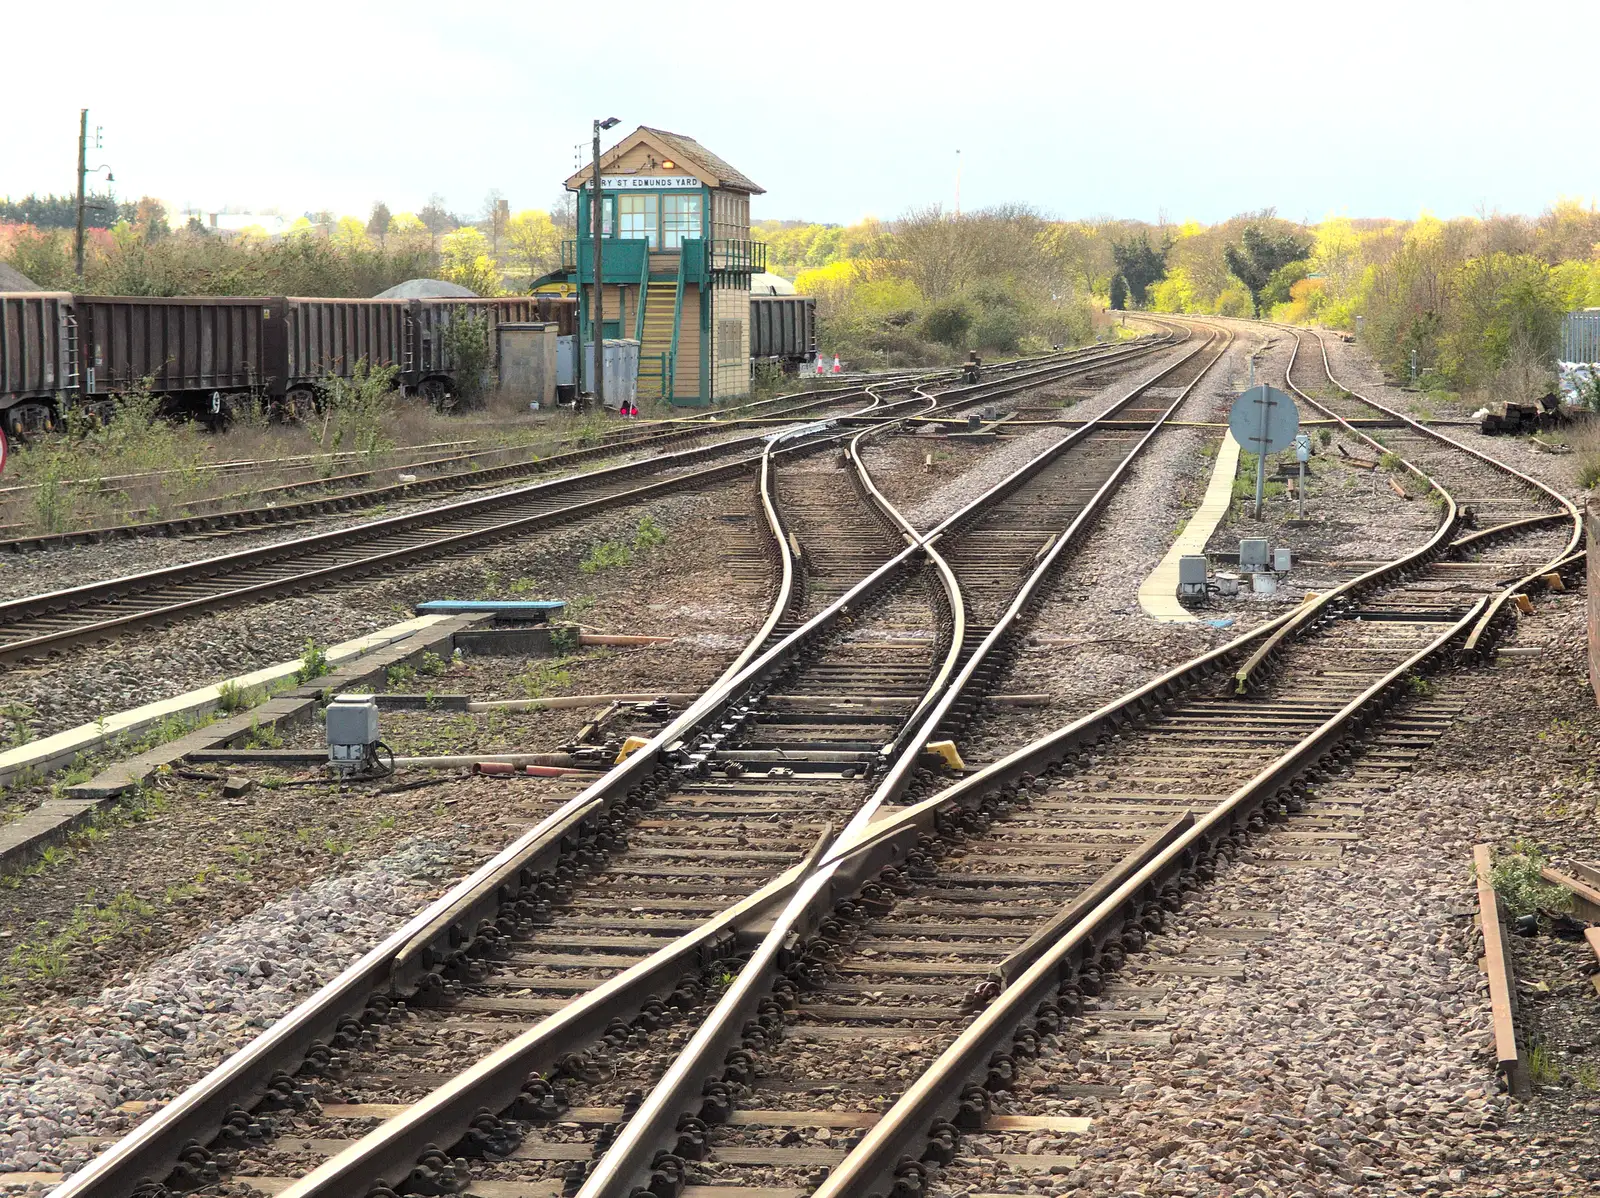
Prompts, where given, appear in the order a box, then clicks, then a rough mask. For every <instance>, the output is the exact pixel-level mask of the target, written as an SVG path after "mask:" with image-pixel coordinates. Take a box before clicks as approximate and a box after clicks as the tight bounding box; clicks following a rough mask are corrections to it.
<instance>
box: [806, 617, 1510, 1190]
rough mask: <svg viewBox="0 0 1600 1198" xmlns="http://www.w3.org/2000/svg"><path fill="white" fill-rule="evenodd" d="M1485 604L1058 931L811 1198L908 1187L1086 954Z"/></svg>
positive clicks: (1177, 884)
mask: <svg viewBox="0 0 1600 1198" xmlns="http://www.w3.org/2000/svg"><path fill="white" fill-rule="evenodd" d="M1487 603H1488V600H1487V597H1484V598H1480V599H1479V600H1478V602H1477V603H1476V604H1474V605H1473V607H1472V608H1471V610H1469V611H1468V612H1467V614H1466V615H1465V616H1463V617H1461V618H1460V619H1458V620H1456V621H1455V622H1454V623H1453V624H1451V625H1450V627H1449V628H1447V629H1446V630H1445V631H1444V632H1442V633H1441V634H1440V635H1439V636H1438V637H1436V638H1435V639H1434V640H1433V641H1432V642H1431V643H1430V644H1428V645H1426V646H1424V647H1423V648H1422V649H1419V650H1418V651H1417V652H1416V653H1414V654H1412V655H1411V656H1410V657H1408V658H1407V659H1405V660H1404V661H1403V662H1401V663H1400V664H1399V665H1397V666H1395V667H1394V668H1393V669H1391V670H1390V671H1389V672H1388V673H1387V674H1385V675H1384V676H1383V677H1382V678H1380V679H1379V680H1378V681H1376V682H1374V683H1372V684H1371V685H1370V686H1368V687H1367V688H1366V689H1365V690H1364V691H1362V692H1361V693H1360V694H1359V695H1357V696H1355V697H1354V698H1352V699H1351V700H1350V701H1349V702H1348V703H1346V704H1345V706H1344V707H1343V708H1341V709H1340V711H1339V712H1337V713H1336V714H1335V715H1333V716H1332V717H1330V718H1329V719H1328V720H1326V721H1325V722H1324V723H1322V724H1321V725H1320V726H1319V727H1318V728H1317V729H1315V730H1314V731H1313V732H1312V733H1310V734H1309V735H1308V736H1306V737H1305V738H1304V739H1302V740H1301V741H1300V742H1299V743H1298V744H1297V745H1296V746H1295V747H1294V748H1292V749H1290V750H1289V751H1287V752H1285V753H1283V754H1281V755H1280V756H1279V757H1278V758H1277V759H1276V760H1274V761H1273V762H1272V763H1271V764H1269V765H1268V766H1266V767H1265V768H1264V769H1262V770H1261V771H1260V772H1258V773H1257V774H1256V776H1255V777H1254V778H1252V779H1251V780H1250V781H1249V782H1247V783H1245V784H1244V785H1243V786H1241V787H1239V788H1238V789H1236V790H1235V791H1234V792H1233V793H1232V794H1230V795H1229V796H1228V797H1227V798H1226V799H1224V800H1223V802H1222V803H1220V804H1219V805H1218V806H1217V807H1215V808H1213V809H1212V810H1211V811H1209V812H1207V813H1206V814H1205V815H1203V816H1201V817H1200V818H1199V819H1198V820H1196V821H1195V823H1194V825H1193V826H1192V827H1191V828H1189V829H1187V830H1186V831H1183V832H1182V833H1181V834H1180V835H1178V836H1177V837H1176V838H1175V839H1173V840H1172V841H1171V843H1169V844H1168V845H1166V846H1165V847H1164V848H1162V849H1161V850H1160V851H1159V853H1158V854H1157V855H1156V856H1155V857H1154V859H1153V860H1151V861H1149V862H1148V863H1147V864H1145V865H1144V866H1143V867H1142V868H1140V869H1139V870H1138V872H1136V873H1135V874H1134V875H1133V876H1132V877H1130V878H1128V879H1127V880H1125V881H1123V882H1122V884H1121V885H1120V886H1118V887H1117V889H1116V890H1115V891H1114V892H1113V893H1112V894H1110V895H1109V896H1108V897H1106V898H1105V899H1104V900H1103V901H1101V902H1100V904H1099V905H1098V906H1097V907H1095V908H1094V909H1093V910H1092V911H1091V912H1088V913H1086V914H1085V915H1084V916H1083V918H1082V919H1081V920H1079V921H1078V922H1076V923H1074V924H1072V925H1071V926H1069V927H1064V928H1061V929H1059V931H1060V935H1059V938H1058V939H1057V940H1056V941H1055V942H1054V943H1053V944H1051V945H1050V946H1049V947H1048V948H1047V949H1045V950H1044V951H1043V952H1042V953H1041V954H1040V955H1039V956H1038V957H1037V959H1036V960H1035V961H1034V962H1033V963H1032V964H1031V965H1029V966H1028V968H1027V969H1026V970H1025V971H1024V972H1023V973H1022V974H1021V975H1020V976H1019V977H1017V978H1016V979H1015V980H1014V981H1013V982H1012V983H1011V984H1010V985H1008V986H1007V987H1006V989H1005V990H1004V991H1003V992H1002V994H1001V996H1000V997H999V998H998V999H997V1000H995V1001H994V1002H993V1003H991V1004H990V1005H989V1006H988V1007H987V1008H986V1009H985V1010H984V1011H983V1012H982V1013H981V1014H980V1015H978V1016H977V1018H975V1019H974V1020H973V1021H972V1023H970V1024H969V1025H968V1026H967V1027H966V1028H965V1029H963V1031H962V1032H961V1033H960V1035H959V1036H957V1038H956V1040H955V1042H954V1043H953V1044H951V1045H950V1046H949V1047H948V1048H947V1049H946V1050H945V1051H944V1052H943V1053H942V1054H941V1055H940V1056H939V1058H938V1059H937V1060H936V1061H935V1062H934V1064H933V1065H932V1066H931V1067H930V1068H929V1069H927V1070H926V1071H924V1072H923V1074H922V1075H921V1076H920V1077H919V1078H918V1079H917V1081H916V1082H915V1083H913V1085H912V1086H911V1088H910V1089H909V1090H907V1091H906V1093H905V1094H904V1095H902V1096H901V1098H900V1099H899V1101H897V1102H896V1103H895V1104H894V1105H893V1106H892V1107H890V1109H889V1110H888V1111H887V1112H886V1113H885V1114H884V1115H883V1116H882V1117H881V1118H880V1119H879V1120H878V1122H877V1123H876V1124H875V1125H874V1126H873V1127H872V1128H871V1129H870V1130H869V1131H868V1132H867V1134H866V1136H865V1137H863V1139H862V1140H861V1141H860V1143H858V1144H857V1145H856V1146H855V1147H854V1148H853V1149H852V1150H851V1151H850V1152H849V1153H848V1154H847V1155H846V1156H845V1159H844V1160H843V1161H842V1162H840V1163H839V1164H838V1165H837V1166H836V1167H835V1168H834V1169H833V1171H832V1172H831V1173H830V1174H829V1175H828V1177H827V1179H826V1180H825V1181H824V1182H823V1183H822V1185H821V1186H820V1187H818V1188H817V1189H816V1190H815V1191H814V1192H813V1194H812V1198H884V1196H886V1195H890V1194H893V1193H899V1192H901V1191H900V1190H899V1189H897V1187H896V1180H897V1175H900V1176H907V1177H908V1181H909V1175H912V1174H916V1173H918V1172H920V1171H923V1169H924V1167H923V1166H922V1163H921V1162H922V1159H923V1156H924V1150H925V1148H926V1145H927V1140H928V1137H929V1134H930V1132H931V1131H932V1130H934V1129H935V1128H945V1127H948V1128H950V1129H951V1130H958V1129H959V1128H960V1127H963V1126H971V1123H972V1117H973V1116H974V1115H977V1116H979V1117H981V1115H982V1108H983V1105H984V1103H985V1098H984V1097H981V1096H980V1095H979V1094H975V1093H971V1092H969V1091H967V1090H966V1086H967V1082H968V1079H969V1078H971V1077H972V1076H973V1075H974V1074H975V1073H977V1072H979V1071H980V1070H981V1069H982V1068H983V1067H984V1066H985V1064H986V1063H987V1061H988V1060H989V1058H990V1055H991V1054H992V1053H994V1052H995V1051H997V1050H999V1049H1001V1048H1002V1047H1003V1046H1005V1045H1006V1043H1007V1042H1008V1040H1009V1038H1010V1037H1011V1036H1012V1035H1013V1033H1014V1032H1015V1031H1016V1030H1017V1029H1018V1028H1020V1027H1021V1026H1023V1025H1024V1024H1025V1023H1026V1022H1027V1021H1028V1020H1029V1019H1032V1018H1034V1017H1035V1012H1036V1011H1038V1009H1039V1007H1040V1005H1041V1004H1042V1003H1044V1002H1046V1001H1052V1002H1053V1001H1055V1000H1056V999H1057V998H1058V997H1059V998H1060V999H1061V1000H1064V1002H1065V1004H1066V1005H1067V1006H1070V1007H1076V1006H1077V1005H1078V994H1077V992H1076V985H1075V984H1076V980H1077V972H1078V966H1079V964H1080V962H1082V961H1084V960H1086V959H1089V958H1091V957H1093V956H1094V955H1095V954H1096V953H1097V952H1098V950H1099V948H1100V946H1101V945H1103V944H1105V943H1107V942H1109V941H1110V940H1112V939H1113V938H1114V937H1116V936H1118V935H1120V934H1121V932H1122V931H1123V929H1124V928H1129V927H1135V926H1137V925H1138V924H1139V922H1140V920H1141V919H1142V918H1143V917H1144V916H1145V915H1146V914H1148V913H1150V912H1152V911H1154V910H1156V909H1159V908H1161V907H1163V906H1172V905H1175V904H1176V902H1177V901H1178V900H1179V899H1180V898H1181V894H1182V891H1183V890H1185V889H1191V888H1193V886H1194V885H1195V884H1196V883H1197V882H1198V880H1199V877H1198V871H1200V870H1204V871H1208V872H1209V871H1214V870H1215V868H1216V865H1217V862H1218V859H1219V856H1220V854H1222V853H1224V852H1226V851H1227V850H1228V849H1230V848H1234V847H1237V846H1238V845H1239V844H1240V843H1242V842H1243V840H1244V838H1245V837H1246V836H1247V835H1248V833H1249V821H1250V820H1251V818H1252V817H1255V816H1258V815H1259V812H1260V811H1261V809H1262V808H1263V807H1264V806H1265V805H1266V804H1267V803H1268V802H1269V801H1271V800H1272V799H1274V798H1277V797H1279V796H1282V795H1285V794H1287V793H1288V792H1290V790H1291V788H1292V787H1293V785H1294V784H1295V782H1296V781H1298V780H1299V779H1300V778H1301V777H1302V776H1303V775H1304V774H1305V773H1306V771H1307V770H1309V769H1311V768H1313V767H1314V766H1315V765H1316V764H1318V763H1319V762H1320V761H1321V760H1322V759H1323V758H1324V757H1325V756H1326V755H1327V754H1328V753H1329V752H1330V751H1331V750H1332V749H1333V748H1334V746H1335V745H1336V744H1337V743H1338V742H1340V741H1341V740H1343V739H1344V738H1346V737H1347V736H1348V735H1349V734H1350V732H1351V730H1352V728H1353V727H1354V726H1356V725H1358V724H1360V723H1361V722H1363V721H1370V720H1372V719H1373V718H1375V717H1376V716H1377V715H1378V714H1379V712H1380V710H1381V709H1382V708H1384V707H1386V706H1388V705H1390V704H1392V703H1393V702H1394V701H1396V700H1397V699H1398V698H1399V695H1400V691H1401V690H1402V687H1401V686H1400V684H1401V683H1402V681H1403V680H1404V679H1405V678H1407V677H1408V676H1409V675H1411V674H1413V673H1414V672H1415V671H1417V670H1418V669H1420V668H1422V667H1424V666H1425V665H1426V664H1428V663H1429V662H1430V661H1431V660H1433V659H1436V658H1437V657H1439V656H1440V655H1442V653H1443V652H1444V651H1445V649H1446V648H1447V647H1448V646H1449V645H1450V644H1451V643H1452V642H1454V641H1456V640H1457V639H1459V638H1461V637H1462V636H1464V635H1465V634H1466V631H1467V628H1468V626H1469V625H1470V624H1471V622H1472V621H1473V620H1474V619H1476V618H1477V617H1478V616H1479V615H1480V614H1481V612H1482V610H1483V609H1484V608H1485V607H1486V606H1487ZM1035 764H1036V765H1039V766H1040V767H1043V766H1044V765H1046V764H1047V761H1046V759H1045V758H1043V757H1038V758H1037V759H1036V761H1035ZM962 785H963V786H964V787H965V789H966V793H967V794H968V795H969V796H972V797H973V798H976V797H977V796H978V795H979V794H980V793H981V792H982V791H983V790H984V789H986V788H992V786H993V782H992V780H989V779H983V780H981V781H980V777H979V776H977V775H975V776H974V777H973V778H970V779H966V780H964V782H963V783H962ZM1185 879H1187V885H1186V884H1185ZM974 1107H977V1108H978V1109H977V1110H974V1109H973V1108H974ZM906 1192H918V1191H915V1190H908V1191H906Z"/></svg>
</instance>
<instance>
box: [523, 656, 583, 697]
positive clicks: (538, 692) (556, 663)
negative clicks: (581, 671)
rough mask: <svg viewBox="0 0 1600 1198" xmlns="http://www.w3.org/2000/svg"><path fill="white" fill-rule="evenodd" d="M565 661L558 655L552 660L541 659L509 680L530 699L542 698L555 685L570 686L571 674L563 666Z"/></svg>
mask: <svg viewBox="0 0 1600 1198" xmlns="http://www.w3.org/2000/svg"><path fill="white" fill-rule="evenodd" d="M566 661H567V659H566V658H564V657H558V658H556V659H555V660H553V661H542V662H540V663H539V664H537V665H534V666H530V667H529V668H528V669H527V670H524V671H523V672H522V673H521V674H518V675H517V676H516V677H515V678H513V679H512V680H511V681H512V682H513V683H514V684H515V685H517V686H519V687H521V688H522V693H523V694H525V695H526V696H527V697H528V698H530V699H542V698H544V697H545V696H546V695H547V694H549V693H550V692H551V691H552V690H553V689H555V688H556V687H561V686H571V685H572V675H571V673H569V672H568V671H567V670H566V669H565V668H563V667H564V665H565V662H566Z"/></svg>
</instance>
